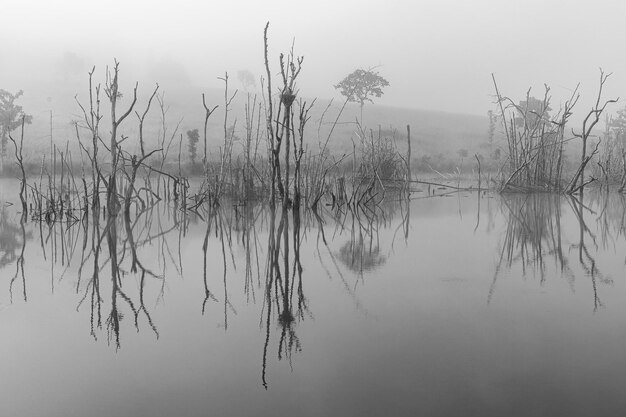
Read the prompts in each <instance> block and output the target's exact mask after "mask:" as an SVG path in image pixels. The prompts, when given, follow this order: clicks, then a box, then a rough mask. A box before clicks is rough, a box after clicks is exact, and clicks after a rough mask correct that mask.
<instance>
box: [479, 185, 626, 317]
mask: <svg viewBox="0 0 626 417" xmlns="http://www.w3.org/2000/svg"><path fill="white" fill-rule="evenodd" d="M625 203H626V201H625V199H624V196H623V195H621V194H609V193H607V192H601V190H599V191H596V192H594V193H591V195H590V196H589V197H587V198H586V196H585V195H584V194H582V193H581V194H579V195H576V196H567V197H562V196H559V195H552V194H524V195H503V196H502V198H501V205H502V212H503V215H504V217H505V218H506V230H505V232H504V234H503V238H502V244H501V251H500V255H499V260H498V262H497V265H496V268H495V272H494V278H493V281H492V284H491V286H490V289H489V293H488V297H487V302H488V303H489V302H491V300H492V299H493V297H494V293H495V290H496V286H497V285H496V284H497V281H498V278H499V276H500V275H502V273H503V270H511V269H513V268H516V267H519V268H521V272H522V276H527V275H528V274H529V273H531V274H532V275H533V276H536V277H538V278H539V284H540V285H542V286H543V285H544V284H545V281H546V279H548V277H551V276H553V275H554V273H553V272H552V270H551V269H550V268H551V266H552V264H553V265H554V267H555V271H557V272H558V275H560V276H562V277H564V278H565V279H566V280H567V281H568V284H569V286H570V288H571V290H572V291H574V289H575V281H576V277H577V276H584V277H586V278H588V279H589V280H590V281H591V284H592V285H591V287H592V293H593V294H592V296H593V310H594V311H597V309H598V308H599V307H602V306H603V303H602V301H601V298H600V288H601V286H610V285H612V284H613V280H612V279H611V278H610V277H609V276H608V275H606V274H604V273H603V272H602V270H601V267H600V265H599V264H598V262H597V259H596V258H597V257H598V255H599V254H600V253H602V252H603V251H607V250H608V249H609V246H610V245H611V244H612V245H613V246H614V245H615V243H616V239H618V238H619V237H620V236H623V221H624V218H625V215H626V214H625V213H626V211H625V210H626V204H625ZM590 221H591V222H594V224H593V225H592V226H590V225H589V222H590ZM596 230H597V231H599V233H598V232H597V231H596ZM574 231H575V233H574ZM579 271H581V272H582V273H581V272H579Z"/></svg>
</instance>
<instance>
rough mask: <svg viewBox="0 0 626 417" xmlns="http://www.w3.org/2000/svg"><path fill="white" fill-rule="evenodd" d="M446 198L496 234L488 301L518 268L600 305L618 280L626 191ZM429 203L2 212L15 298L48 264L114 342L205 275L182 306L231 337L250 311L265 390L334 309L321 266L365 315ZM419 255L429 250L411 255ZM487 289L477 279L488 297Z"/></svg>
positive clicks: (160, 328) (155, 321)
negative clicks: (320, 292)
mask: <svg viewBox="0 0 626 417" xmlns="http://www.w3.org/2000/svg"><path fill="white" fill-rule="evenodd" d="M465 197H468V198H467V199H465ZM474 198H475V199H474ZM440 200H446V199H440ZM448 200H449V201H450V203H449V204H448V203H446V204H448V205H449V206H450V207H448V208H449V209H450V210H451V212H453V213H454V214H455V215H456V213H457V212H460V211H462V212H464V213H465V214H467V213H468V212H469V213H470V214H471V215H465V216H462V217H460V218H459V222H461V224H463V223H467V224H468V225H469V228H470V231H471V232H472V233H473V235H474V236H476V238H480V236H481V234H484V235H486V236H489V237H490V239H498V240H499V250H498V254H497V260H496V264H495V268H494V272H493V279H491V276H490V277H489V279H490V284H488V285H489V288H488V296H487V301H488V303H492V301H493V300H494V299H495V297H497V294H498V286H499V283H500V282H501V281H502V280H505V279H506V278H507V277H511V276H517V275H516V273H512V271H520V274H521V276H522V277H536V279H537V283H538V284H539V286H544V285H546V283H547V282H548V281H549V280H554V278H555V277H563V278H565V280H566V281H567V283H568V285H569V287H570V288H571V290H572V291H573V290H574V289H575V288H576V284H577V283H576V281H577V280H578V281H580V280H582V279H588V280H589V282H590V283H591V285H590V288H591V292H590V293H589V298H588V299H589V300H590V302H591V305H592V309H593V310H594V311H595V310H598V309H599V308H600V307H602V306H603V305H605V304H604V296H605V295H606V288H607V287H608V286H611V285H612V284H613V281H612V279H611V278H610V276H609V274H607V273H605V272H604V271H605V270H609V271H610V270H612V269H611V268H609V267H605V266H604V264H603V262H606V260H605V259H603V258H602V254H603V253H606V252H607V251H610V250H612V249H614V248H615V247H617V246H618V245H620V244H623V243H624V242H623V241H625V240H626V239H624V238H625V237H626V233H625V225H626V199H625V198H624V196H623V195H618V194H607V193H589V194H588V195H579V196H576V197H569V198H564V197H561V196H556V195H548V194H545V195H503V196H501V197H498V198H497V199H494V198H492V196H489V195H486V194H484V193H482V194H479V193H474V194H470V195H467V196H461V195H459V197H458V199H448ZM420 201H422V202H424V201H425V200H420ZM428 204H430V203H427V202H424V203H420V205H419V206H418V208H417V209H416V208H415V207H416V206H415V203H414V205H413V207H412V206H411V202H409V201H408V200H406V199H398V200H396V201H390V202H388V203H385V204H384V205H381V206H378V207H371V208H370V207H365V208H363V207H357V208H355V207H350V206H348V205H342V206H341V207H329V206H323V205H320V206H319V207H318V211H298V210H293V209H291V208H282V207H267V206H261V205H258V204H245V205H241V204H235V205H223V206H209V205H203V206H199V207H197V208H195V210H194V212H190V211H187V210H184V209H182V207H180V206H178V204H177V202H176V201H174V202H172V201H161V202H158V201H157V202H153V203H151V204H145V203H144V204H139V202H134V201H132V200H131V202H130V203H129V204H128V205H127V206H126V205H125V206H123V207H120V211H119V213H103V211H102V210H101V209H99V208H97V207H96V208H94V209H93V210H91V211H90V212H89V214H88V215H86V216H83V217H82V218H81V219H78V220H76V219H72V220H71V221H64V222H53V221H51V222H45V221H43V222H34V223H33V222H31V223H28V222H26V219H22V221H21V222H20V223H19V224H17V223H16V222H11V221H10V219H11V215H8V214H5V213H4V212H3V215H2V217H1V220H0V254H1V258H0V259H1V260H2V264H0V267H6V266H7V265H10V264H11V265H15V270H12V271H11V276H10V278H11V280H10V286H9V292H10V296H11V300H13V296H14V292H15V291H16V289H17V288H19V289H20V290H21V293H22V294H21V296H22V298H23V299H24V300H25V301H26V300H27V299H28V298H27V287H28V285H27V279H28V278H29V271H26V273H25V271H24V265H25V258H29V257H31V256H32V257H33V259H34V258H35V256H39V257H40V258H41V260H39V261H37V262H42V263H43V265H45V266H46V269H49V273H50V283H49V290H50V292H51V293H54V292H55V291H58V289H56V288H55V287H57V286H59V283H62V282H63V281H64V280H66V281H69V280H71V279H74V278H75V282H74V281H72V282H71V284H72V286H71V288H72V290H73V296H74V298H73V299H72V300H73V301H72V302H73V303H75V307H76V310H77V311H78V312H79V313H80V314H81V315H84V317H86V318H87V320H88V323H89V333H90V334H91V336H92V337H93V338H94V339H95V340H105V341H106V342H107V343H109V344H110V345H111V346H112V347H115V349H116V350H117V349H120V348H121V347H122V345H123V342H124V338H125V337H128V336H129V335H130V334H134V333H137V332H141V331H146V332H147V334H149V338H150V339H153V340H158V339H161V338H162V337H163V335H164V334H167V330H164V329H167V326H164V325H163V320H164V319H163V317H160V316H159V314H158V311H157V309H158V307H159V306H160V305H161V304H164V303H165V302H166V298H167V297H174V298H175V299H176V297H177V295H176V292H177V291H180V290H181V288H182V287H183V286H184V285H191V286H194V285H195V284H196V283H197V291H196V292H195V293H193V295H192V296H191V297H189V298H186V299H185V300H183V301H180V300H178V301H175V302H176V303H180V304H177V305H181V306H186V305H188V304H189V305H193V308H194V310H195V314H197V315H198V316H199V318H201V319H202V320H204V323H216V324H217V326H218V327H219V328H220V329H221V330H223V331H224V332H229V333H230V332H231V331H233V329H232V328H233V327H235V330H234V331H235V332H236V331H237V328H238V327H240V326H239V324H240V323H238V321H243V320H247V319H245V318H240V316H245V317H248V316H247V312H249V311H253V312H254V315H255V317H256V320H258V331H259V334H258V335H257V337H258V339H257V340H256V344H255V346H256V349H258V350H257V352H258V354H259V356H258V359H257V360H259V359H260V362H261V366H260V368H261V371H260V377H259V375H258V374H257V376H256V377H257V378H259V379H260V383H261V384H262V386H263V387H264V388H266V389H267V388H268V387H269V386H270V377H269V376H270V375H271V372H270V371H271V369H273V367H279V366H280V365H279V363H281V362H283V363H285V364H286V365H288V368H289V369H292V368H293V367H294V366H295V364H296V358H298V357H302V355H299V354H300V353H301V352H302V351H303V350H304V349H305V348H306V347H307V346H308V345H309V344H308V343H305V342H306V338H305V337H303V335H306V334H307V331H308V330H307V329H309V328H310V327H311V326H309V323H311V322H313V320H312V319H313V318H314V317H315V315H316V313H317V314H320V313H323V310H324V309H326V308H328V305H325V304H324V303H322V304H320V302H319V301H317V302H315V301H316V300H319V299H320V298H319V296H318V297H317V298H316V297H311V293H310V291H311V288H315V287H316V286H317V285H318V284H317V283H316V282H315V280H317V279H319V275H320V273H321V275H322V277H324V275H325V276H326V278H328V281H329V282H330V281H332V282H337V283H338V284H339V288H340V291H339V292H340V293H341V294H340V296H341V297H342V298H341V299H342V300H344V301H347V302H346V303H345V304H346V305H349V306H350V307H351V308H352V307H354V310H355V311H356V312H357V314H362V315H366V314H368V313H367V312H368V309H369V308H371V307H372V299H371V298H370V299H367V300H365V301H364V300H363V297H362V293H363V291H362V289H363V286H365V285H367V282H366V281H367V280H366V279H365V278H366V277H368V276H371V277H377V276H380V275H381V274H382V273H383V272H385V273H386V272H387V271H389V272H390V274H389V275H390V277H391V278H390V279H389V283H388V284H384V285H388V286H389V289H390V290H393V288H392V287H393V285H394V283H393V282H394V281H393V279H394V276H393V274H391V272H393V271H395V272H394V273H397V268H398V266H397V265H396V266H394V265H395V259H394V254H395V252H396V251H397V248H398V246H400V247H401V246H403V245H404V247H405V248H406V249H407V250H409V251H414V250H413V249H412V248H413V247H414V246H413V245H416V242H418V243H417V244H419V242H421V241H424V240H425V239H429V236H428V235H421V236H420V234H417V235H415V236H413V234H412V232H411V227H412V222H414V221H415V219H418V220H417V221H418V223H420V222H421V223H420V224H421V227H424V222H425V220H422V218H423V217H424V216H426V215H427V214H426V213H425V212H424V210H425V209H426V208H427V207H428ZM457 206H458V207H457ZM498 206H499V207H500V211H499V213H498ZM446 207H447V206H446ZM468 207H469V208H468ZM435 211H436V209H435ZM434 215H435V217H436V216H438V215H439V213H435V214H434ZM14 217H15V216H14ZM500 226H503V227H500ZM451 227H452V228H453V227H457V226H451ZM451 230H452V229H451ZM443 232H446V231H445V230H444V231H443ZM34 233H35V234H37V235H38V239H39V245H30V246H29V247H28V248H27V245H26V241H27V240H29V239H32V237H33V234H34ZM451 236H452V234H451ZM429 253H430V252H429ZM416 255H417V256H421V254H419V253H414V254H412V256H413V257H415V256H416ZM450 256H451V258H454V256H456V254H454V253H452V254H450ZM621 256H623V255H621ZM29 259H30V258H29ZM394 268H396V269H395V270H394ZM400 268H405V267H404V266H400ZM310 271H318V274H317V275H315V274H313V273H311V272H310ZM178 278H179V279H178ZM183 279H184V280H185V281H184V283H183ZM379 281H380V280H379ZM170 290H171V291H170ZM484 290H485V287H484V286H481V293H480V294H481V297H484V292H483V291H484ZM334 296H335V295H334ZM481 299H482V300H484V299H483V298H481ZM368 303H369V304H368ZM481 303H482V301H481ZM250 337H253V336H250ZM274 361H277V362H274ZM257 369H258V368H257Z"/></svg>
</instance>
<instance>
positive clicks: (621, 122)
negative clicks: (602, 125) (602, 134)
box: [609, 107, 626, 147]
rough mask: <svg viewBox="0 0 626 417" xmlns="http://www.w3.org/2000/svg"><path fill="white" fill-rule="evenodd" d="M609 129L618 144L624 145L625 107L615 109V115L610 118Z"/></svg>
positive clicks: (625, 137)
mask: <svg viewBox="0 0 626 417" xmlns="http://www.w3.org/2000/svg"><path fill="white" fill-rule="evenodd" d="M609 129H610V130H611V132H613V134H614V135H615V140H616V141H617V143H618V144H620V146H622V147H624V146H625V145H626V107H624V108H623V109H620V110H618V111H617V117H614V118H611V121H610V122H609Z"/></svg>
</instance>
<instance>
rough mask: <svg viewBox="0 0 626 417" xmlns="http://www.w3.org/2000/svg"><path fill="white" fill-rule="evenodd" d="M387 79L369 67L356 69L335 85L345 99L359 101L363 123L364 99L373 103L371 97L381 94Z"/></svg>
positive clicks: (353, 101) (387, 83)
mask: <svg viewBox="0 0 626 417" xmlns="http://www.w3.org/2000/svg"><path fill="white" fill-rule="evenodd" d="M388 85H389V81H387V80H386V79H384V78H383V77H381V76H380V75H379V74H378V72H376V71H374V70H372V69H369V70H363V69H357V70H355V71H354V72H352V73H351V74H350V75H348V76H347V77H346V78H344V79H343V80H341V81H340V82H339V84H337V85H335V88H336V89H337V90H340V93H341V95H343V96H344V97H345V98H346V100H347V101H349V102H352V103H359V105H360V106H361V123H363V106H364V105H365V102H366V101H369V102H370V103H373V102H374V101H373V100H372V97H380V96H382V95H383V88H384V87H387V86H388Z"/></svg>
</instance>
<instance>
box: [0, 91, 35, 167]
mask: <svg viewBox="0 0 626 417" xmlns="http://www.w3.org/2000/svg"><path fill="white" fill-rule="evenodd" d="M22 94H24V92H23V91H22V90H20V91H18V92H17V93H15V94H11V93H9V92H8V91H6V90H2V89H0V171H2V170H3V169H4V158H5V157H6V155H7V142H8V141H9V133H10V132H11V131H13V130H15V129H17V128H18V127H20V125H21V124H22V117H24V123H28V124H30V123H31V122H32V120H33V117H32V116H29V115H26V114H24V111H23V110H22V106H20V105H18V104H16V103H15V101H16V100H17V99H18V98H20V97H21V96H22Z"/></svg>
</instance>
